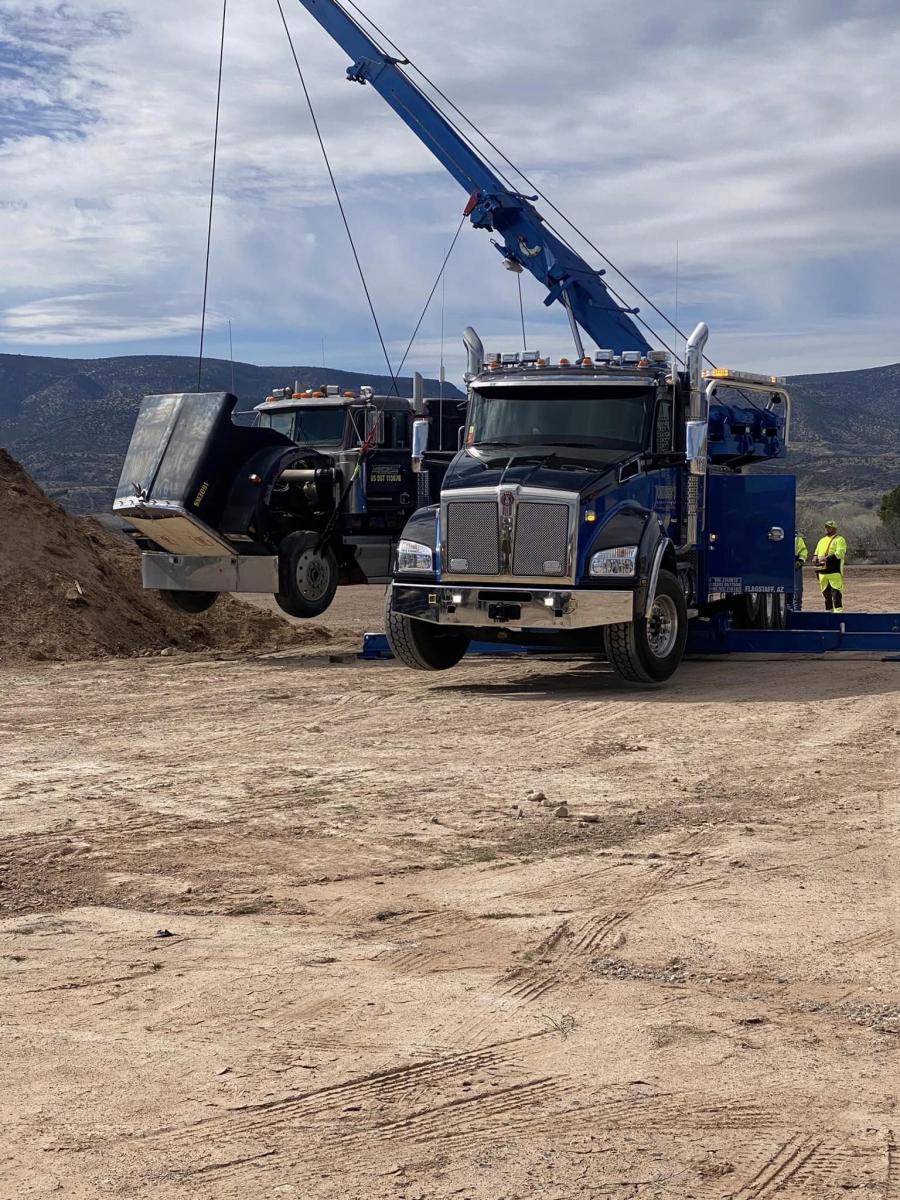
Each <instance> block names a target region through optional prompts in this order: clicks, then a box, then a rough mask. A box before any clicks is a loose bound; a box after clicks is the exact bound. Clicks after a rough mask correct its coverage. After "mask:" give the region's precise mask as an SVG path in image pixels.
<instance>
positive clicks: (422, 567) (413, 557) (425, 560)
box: [397, 538, 434, 572]
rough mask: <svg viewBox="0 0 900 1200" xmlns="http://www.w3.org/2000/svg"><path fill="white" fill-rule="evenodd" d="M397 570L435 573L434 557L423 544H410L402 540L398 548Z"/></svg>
mask: <svg viewBox="0 0 900 1200" xmlns="http://www.w3.org/2000/svg"><path fill="white" fill-rule="evenodd" d="M397 570H398V571H429V572H433V571H434V555H433V554H432V553H431V550H430V549H429V547H428V546H423V545H422V543H421V542H408V541H407V540H406V539H405V538H401V539H400V544H399V545H398V546H397Z"/></svg>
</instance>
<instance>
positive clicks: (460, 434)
mask: <svg viewBox="0 0 900 1200" xmlns="http://www.w3.org/2000/svg"><path fill="white" fill-rule="evenodd" d="M465 440H466V426H465V422H463V424H462V425H460V427H459V429H458V430H457V431H456V448H457V450H462V448H463V446H464V444H465Z"/></svg>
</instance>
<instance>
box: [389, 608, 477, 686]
mask: <svg viewBox="0 0 900 1200" xmlns="http://www.w3.org/2000/svg"><path fill="white" fill-rule="evenodd" d="M384 629H385V633H386V634H387V640H388V645H389V646H390V648H391V651H392V652H393V655H394V658H396V659H397V661H398V662H401V663H403V665H404V667H410V668H411V669H412V670H413V671H449V669H450V668H451V667H455V666H456V664H457V663H458V662H459V660H460V659H461V658H462V656H463V655H464V654H465V652H466V651H467V650H468V648H469V642H470V640H471V639H470V637H469V635H468V634H467V633H459V632H457V631H456V630H453V631H452V632H450V631H449V630H446V629H442V628H441V627H440V626H439V625H434V624H432V623H431V622H430V621H419V620H418V619H417V618H415V617H407V616H405V615H404V614H403V613H397V612H394V611H393V610H392V608H391V593H390V589H388V594H387V598H386V600H385V605H384Z"/></svg>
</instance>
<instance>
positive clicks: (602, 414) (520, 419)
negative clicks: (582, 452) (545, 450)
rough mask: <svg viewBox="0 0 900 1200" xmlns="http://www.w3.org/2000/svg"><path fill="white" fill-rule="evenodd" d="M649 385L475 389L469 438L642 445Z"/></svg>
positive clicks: (617, 446) (516, 443)
mask: <svg viewBox="0 0 900 1200" xmlns="http://www.w3.org/2000/svg"><path fill="white" fill-rule="evenodd" d="M652 395H653V393H652V391H651V389H649V388H648V389H646V390H645V389H644V388H637V387H593V388H592V387H587V386H586V387H553V386H552V384H551V385H548V386H547V387H541V388H536V387H535V386H533V385H531V386H527V387H521V388H517V387H515V386H511V387H509V388H506V387H504V388H503V389H502V390H501V389H499V388H498V389H497V390H496V391H494V390H493V389H491V391H490V392H484V393H481V392H475V393H474V394H473V397H472V403H471V406H470V408H469V417H468V426H467V430H466V444H467V445H469V446H473V445H474V446H477V445H478V444H479V443H482V442H483V443H487V444H490V443H502V444H503V445H508V446H536V445H541V446H554V445H564V446H595V447H597V448H598V449H604V450H621V451H624V452H627V451H635V450H641V449H642V448H643V446H644V440H645V438H644V430H645V427H646V424H647V412H648V409H649V407H650V403H651V399H652Z"/></svg>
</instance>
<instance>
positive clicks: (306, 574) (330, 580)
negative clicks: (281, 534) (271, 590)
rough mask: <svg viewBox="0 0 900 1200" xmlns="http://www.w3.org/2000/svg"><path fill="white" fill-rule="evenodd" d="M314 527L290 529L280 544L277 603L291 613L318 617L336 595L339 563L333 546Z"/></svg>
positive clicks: (284, 610) (283, 609)
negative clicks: (320, 545)
mask: <svg viewBox="0 0 900 1200" xmlns="http://www.w3.org/2000/svg"><path fill="white" fill-rule="evenodd" d="M320 537H321V535H320V534H318V533H315V532H314V531H313V530H311V529H303V530H301V531H300V532H298V533H289V534H288V536H287V537H286V538H285V539H284V541H283V542H282V543H281V545H280V546H279V547H278V577H279V590H278V591H277V592H276V593H275V603H276V604H277V605H278V607H279V608H280V609H281V610H282V611H283V612H286V613H288V614H289V615H290V616H292V617H318V616H319V615H320V614H321V613H323V612H324V611H325V609H326V608H328V606H329V605H330V604H331V602H332V600H333V599H334V593H335V592H336V591H337V585H338V564H337V559H336V558H335V555H334V551H333V550H332V549H331V547H330V546H323V547H322V548H321V549H319V548H318V546H319V539H320Z"/></svg>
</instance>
